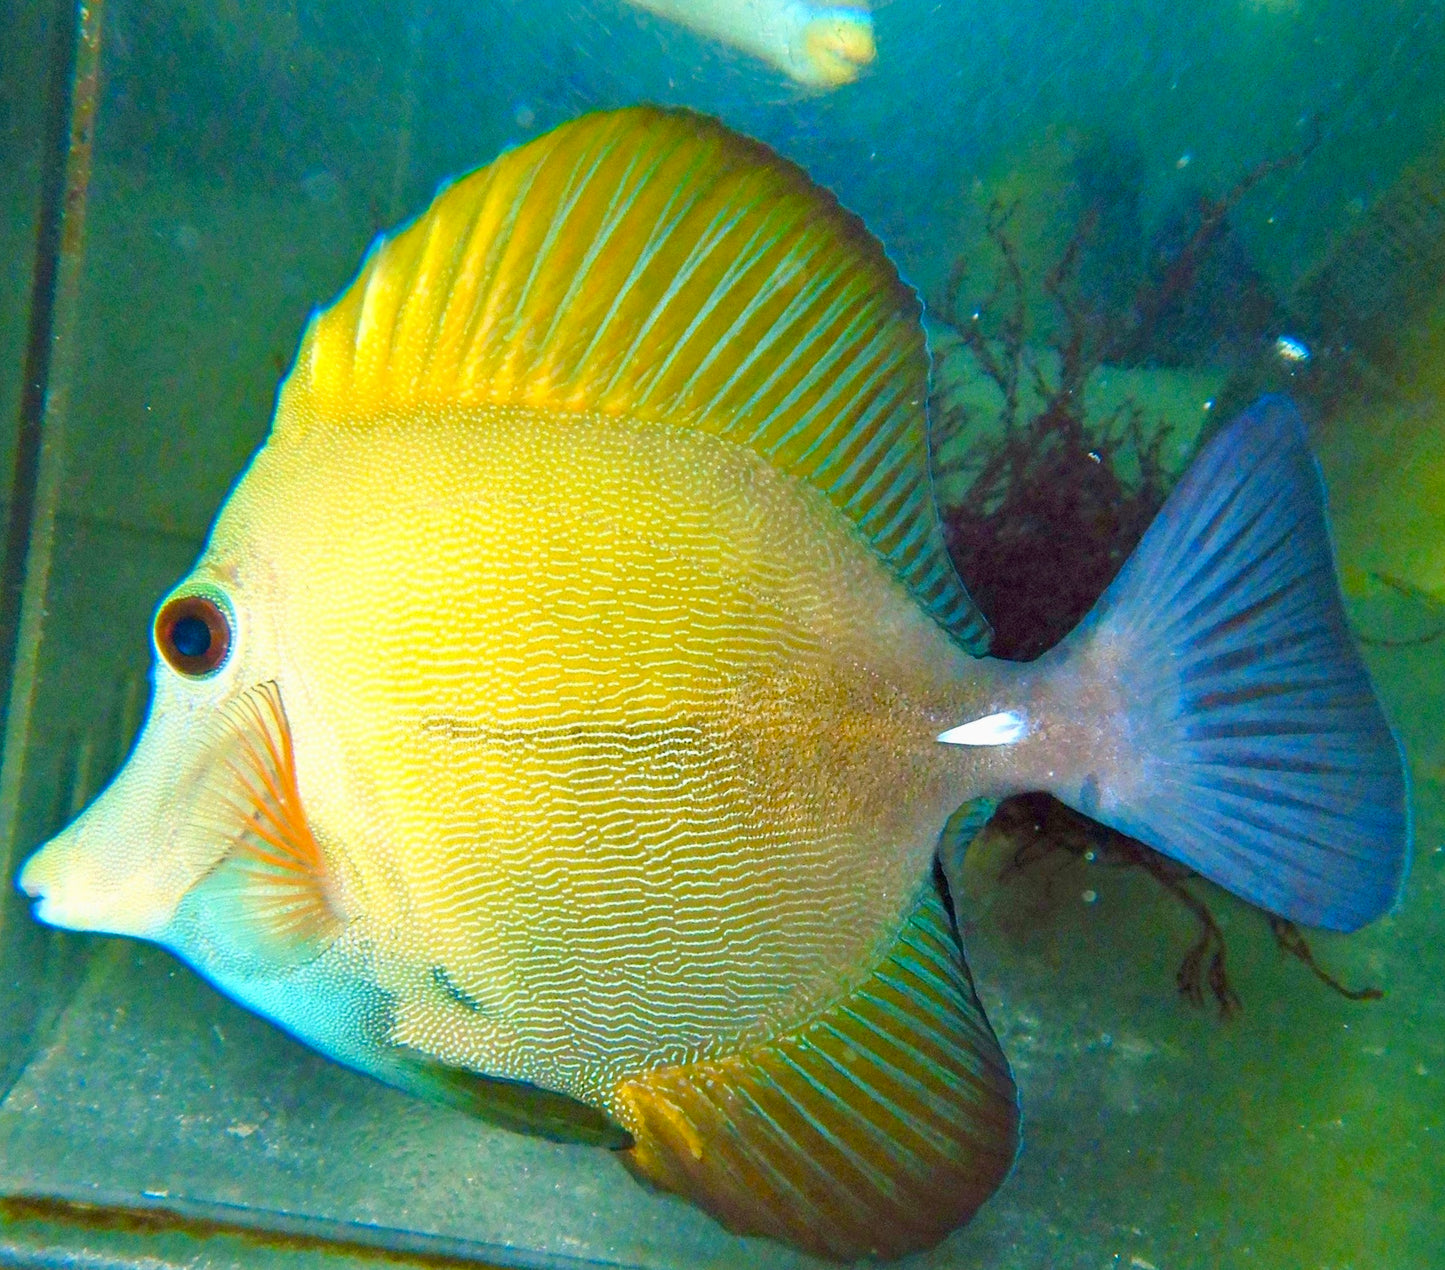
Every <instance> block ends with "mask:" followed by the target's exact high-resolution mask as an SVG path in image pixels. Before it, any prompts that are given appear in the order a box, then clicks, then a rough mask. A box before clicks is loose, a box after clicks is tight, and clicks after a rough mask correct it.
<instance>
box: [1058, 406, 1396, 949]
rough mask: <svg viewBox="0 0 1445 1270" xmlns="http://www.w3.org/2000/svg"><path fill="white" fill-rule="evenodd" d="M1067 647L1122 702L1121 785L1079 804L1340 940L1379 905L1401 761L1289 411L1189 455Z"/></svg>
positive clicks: (1263, 410) (1244, 424) (1251, 418)
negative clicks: (1110, 681)
mask: <svg viewBox="0 0 1445 1270" xmlns="http://www.w3.org/2000/svg"><path fill="white" fill-rule="evenodd" d="M1066 646H1072V648H1071V649H1070V650H1069V652H1068V656H1069V659H1070V660H1073V658H1074V657H1075V656H1077V655H1079V654H1082V653H1088V654H1090V660H1092V661H1094V662H1096V663H1100V662H1101V660H1106V661H1107V662H1108V664H1109V666H1110V669H1111V673H1112V674H1116V675H1117V684H1118V689H1119V701H1120V703H1121V708H1122V718H1121V723H1122V727H1121V729H1120V731H1121V733H1122V736H1121V738H1120V740H1121V745H1120V749H1119V758H1118V759H1117V760H1116V762H1115V763H1114V764H1111V765H1110V766H1111V767H1112V766H1117V769H1118V773H1119V775H1120V779H1117V780H1110V781H1106V787H1105V789H1103V790H1100V789H1099V788H1098V787H1097V785H1094V786H1093V787H1092V788H1090V787H1089V785H1087V784H1086V786H1085V788H1086V791H1087V792H1086V793H1085V795H1084V797H1083V799H1082V802H1083V803H1086V804H1090V805H1082V806H1081V807H1080V809H1081V810H1083V811H1086V812H1089V813H1090V814H1093V815H1096V816H1098V817H1099V818H1100V819H1102V820H1104V821H1106V822H1107V823H1110V824H1112V825H1114V826H1115V827H1116V828H1119V829H1121V830H1123V831H1124V832H1125V833H1128V834H1130V835H1132V836H1134V837H1136V838H1139V839H1140V840H1142V841H1144V842H1146V843H1148V844H1150V845H1151V846H1154V847H1156V848H1158V849H1159V850H1161V851H1164V852H1166V853H1167V854H1169V855H1171V856H1173V857H1175V858H1176V859H1178V860H1181V861H1183V862H1184V863H1185V864H1187V865H1189V866H1190V867H1191V868H1193V869H1195V870H1197V871H1198V872H1199V873H1201V874H1203V875H1204V876H1205V877H1207V878H1210V879H1212V880H1213V881H1215V882H1218V883H1219V884H1220V885H1221V886H1224V887H1227V888H1228V889H1229V890H1231V891H1234V892H1235V893H1236V894H1238V895H1240V896H1242V897H1243V898H1244V899H1247V900H1249V901H1251V902H1252V903H1254V904H1257V905H1259V906H1260V907H1262V908H1265V909H1268V910H1270V911H1271V912H1274V913H1278V914H1280V915H1282V916H1284V917H1287V918H1290V919H1291V920H1294V921H1298V922H1302V923H1305V924H1308V925H1314V926H1327V927H1332V928H1334V929H1337V930H1352V929H1354V928H1355V927H1357V926H1361V925H1363V924H1364V923H1365V922H1368V921H1369V920H1371V919H1372V918H1374V917H1378V916H1379V915H1380V914H1381V913H1383V912H1385V911H1386V910H1387V909H1388V908H1389V907H1390V905H1391V904H1392V903H1393V902H1394V900H1395V897H1396V894H1397V893H1398V891H1399V888H1400V884H1401V881H1402V879H1403V877H1404V874H1405V870H1406V867H1407V863H1408V860H1409V851H1410V818H1409V811H1408V790H1407V783H1406V777H1405V768H1404V763H1403V759H1402V756H1401V753H1400V749H1399V746H1398V744H1397V743H1396V741H1395V738H1394V736H1393V735H1392V734H1391V732H1390V728H1389V726H1388V725H1387V724H1386V722H1385V718H1384V715H1383V713H1382V712H1381V709H1380V705H1379V703H1378V701H1376V699H1375V695H1374V692H1373V690H1372V688H1371V685H1370V680H1369V676H1368V675H1367V674H1366V672H1365V668H1364V665H1363V663H1362V662H1361V660H1360V656H1359V653H1358V652H1357V651H1356V650H1355V646H1354V643H1353V640H1352V638H1351V636H1350V632H1349V629H1348V627H1347V625H1346V622H1345V615H1344V609H1343V606H1342V603H1341V600H1340V595H1339V590H1338V586H1337V583H1336V581H1335V572H1334V565H1333V561H1332V558H1331V553H1330V543H1329V535H1328V531H1327V529H1326V527H1325V515H1324V497H1323V490H1322V487H1321V483H1320V477H1319V474H1318V471H1317V469H1316V467H1315V464H1314V460H1313V458H1312V457H1311V455H1310V453H1309V450H1308V448H1307V446H1306V441H1305V433H1304V427H1303V425H1302V423H1301V422H1300V418H1299V415H1298V414H1297V412H1296V411H1295V409H1294V407H1293V405H1291V404H1290V402H1289V401H1287V400H1286V399H1284V398H1280V397H1266V398H1264V399H1262V400H1261V401H1259V402H1257V403H1256V404H1255V405H1254V406H1252V407H1251V408H1250V409H1249V410H1247V411H1246V412H1245V413H1244V414H1243V415H1241V416H1240V418H1239V419H1237V420H1236V421H1235V422H1234V423H1233V424H1232V425H1231V426H1230V427H1229V428H1228V429H1227V430H1226V431H1224V432H1223V433H1221V434H1220V435H1219V436H1217V437H1216V438H1215V439H1214V440H1213V441H1212V442H1211V443H1210V444H1209V445H1208V446H1207V447H1206V448H1205V449H1204V451H1203V452H1202V453H1201V454H1200V456H1199V458H1198V459H1197V460H1196V461H1195V463H1194V465H1193V466H1192V467H1191V468H1190V470H1189V472H1188V473H1187V474H1186V476H1185V477H1184V479H1183V481H1181V483H1180V484H1179V486H1178V488H1177V489H1175V491H1174V493H1173V495H1172V496H1171V497H1170V498H1169V501H1168V502H1167V503H1166V504H1165V505H1164V508H1163V510H1162V511H1161V512H1160V513H1159V516H1158V518H1157V519H1156V520H1155V522H1154V524H1153V525H1151V526H1150V528H1149V531H1148V533H1146V534H1145V536H1144V540H1143V541H1142V542H1141V543H1140V545H1139V548H1138V550H1137V551H1136V552H1135V554H1134V555H1133V556H1132V557H1131V558H1130V560H1129V561H1128V562H1127V563H1126V564H1125V566H1124V568H1123V570H1122V571H1121V572H1120V574H1119V576H1118V577H1117V578H1116V579H1115V580H1114V583H1113V585H1112V586H1110V588H1109V589H1108V591H1107V592H1105V594H1104V596H1103V598H1102V599H1101V600H1100V601H1099V603H1098V605H1097V606H1096V607H1095V609H1094V611H1093V612H1092V613H1091V614H1090V615H1089V617H1088V618H1086V619H1085V621H1084V623H1083V625H1082V626H1081V627H1080V628H1079V630H1078V631H1077V632H1076V633H1075V634H1074V635H1071V636H1070V637H1069V639H1068V640H1067V641H1065V646H1061V649H1060V651H1061V652H1064V651H1065V647H1066ZM1100 649H1103V650H1106V652H1105V655H1104V657H1103V658H1102V659H1101V657H1100V656H1099V655H1098V654H1097V650H1100ZM1109 786H1112V788H1109ZM1100 795H1102V798H1100V797H1099V796H1100ZM1068 801H1071V802H1074V803H1075V805H1080V801H1081V800H1080V799H1079V798H1077V797H1076V798H1071V799H1069V800H1068Z"/></svg>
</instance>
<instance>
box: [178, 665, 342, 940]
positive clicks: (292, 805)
mask: <svg viewBox="0 0 1445 1270" xmlns="http://www.w3.org/2000/svg"><path fill="white" fill-rule="evenodd" d="M222 726H223V727H224V728H225V729H226V732H227V735H226V736H225V737H224V738H223V740H222V743H221V747H220V751H219V752H220V753H221V754H223V755H224V756H225V757H224V760H223V761H222V762H221V763H220V764H219V765H218V770H217V772H216V774H215V775H214V777H213V781H214V793H213V797H212V798H211V799H209V800H208V804H209V808H210V813H211V815H212V817H213V818H214V820H215V822H216V824H217V827H219V828H221V830H222V832H224V833H225V834H226V836H227V838H228V839H229V841H230V846H229V849H228V850H227V853H226V855H225V856H224V857H223V858H222V860H221V862H220V864H219V865H218V866H217V868H216V870H215V871H214V872H213V873H212V874H211V876H210V877H209V878H208V879H207V881H206V886H207V889H208V890H209V891H210V893H211V895H212V896H213V897H215V896H217V895H219V896H220V897H221V898H222V902H221V903H217V904H215V905H214V906H213V910H214V912H215V914H216V920H218V921H221V922H223V923H226V924H227V926H228V933H229V934H230V936H231V937H232V938H233V939H234V940H236V941H237V942H239V943H242V944H243V945H246V946H250V947H252V948H253V949H255V950H256V951H260V952H263V953H264V954H265V955H266V956H268V957H270V958H272V959H281V960H285V961H295V960H307V959H309V958H311V957H314V956H316V955H317V954H319V953H320V952H321V951H323V950H324V949H325V948H326V947H327V946H328V945H329V944H330V943H331V942H332V941H333V940H334V939H335V938H336V936H337V935H338V934H339V933H340V931H341V928H342V926H343V925H344V924H345V920H344V918H343V916H342V914H341V911H340V906H339V903H338V900H337V894H336V887H335V885H334V881H333V879H332V877H331V876H330V872H329V869H328V864H327V860H326V855H325V853H324V852H323V851H322V849H321V845H320V843H318V842H317V840H316V836H315V834H314V833H313V832H312V830H311V826H310V824H309V823H308V821H307V819H306V811H305V808H304V807H303V806H302V803H301V793H300V790H299V788H298V785H297V780H296V752H295V747H294V745H293V743H292V739H291V728H290V725H289V723H288V722H287V719H286V712H285V710H284V709H283V707H282V705H281V693H280V690H279V689H278V688H277V686H276V685H275V684H274V683H264V684H259V685H257V686H256V687H254V688H251V689H249V690H248V691H246V692H245V693H243V694H242V695H241V696H240V697H238V698H237V699H236V701H235V702H233V703H232V704H231V705H230V706H229V707H228V708H227V709H226V711H225V712H224V715H223V725H222Z"/></svg>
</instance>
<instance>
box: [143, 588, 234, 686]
mask: <svg viewBox="0 0 1445 1270" xmlns="http://www.w3.org/2000/svg"><path fill="white" fill-rule="evenodd" d="M155 638H156V648H157V649H158V650H159V651H160V655H161V656H162V657H164V658H165V659H166V663H167V664H168V665H169V666H170V667H171V669H172V670H175V671H177V672H179V673H180V674H182V675H185V676H186V677H187V678H189V679H201V678H204V677H205V676H206V675H209V674H211V673H212V672H214V671H216V670H218V669H219V668H220V666H221V664H222V663H223V662H224V661H225V660H226V654H227V653H229V652H230V651H231V619H230V616H229V614H228V613H227V612H226V610H225V609H224V608H222V607H221V605H220V604H218V603H217V602H216V601H215V600H213V599H212V598H211V597H210V596H208V595H198V594H192V595H178V596H176V597H175V599H173V600H168V601H167V602H166V603H165V605H164V606H163V607H162V608H161V611H160V612H159V613H158V614H157V615H156V631H155Z"/></svg>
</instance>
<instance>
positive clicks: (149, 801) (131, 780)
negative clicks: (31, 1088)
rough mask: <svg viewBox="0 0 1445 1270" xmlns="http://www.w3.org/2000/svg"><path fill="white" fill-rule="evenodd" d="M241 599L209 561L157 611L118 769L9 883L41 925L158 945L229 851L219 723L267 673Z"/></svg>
mask: <svg viewBox="0 0 1445 1270" xmlns="http://www.w3.org/2000/svg"><path fill="white" fill-rule="evenodd" d="M244 601H245V596H244V593H243V590H242V588H241V586H240V585H239V584H238V578H237V570H236V569H235V568H233V567H217V566H216V564H215V563H214V562H212V561H211V560H210V558H209V557H208V558H207V559H206V560H204V561H203V562H202V563H201V565H200V566H199V567H198V568H197V569H196V571H195V572H194V573H193V574H192V575H191V576H190V577H189V578H187V579H186V580H185V581H184V582H182V583H181V584H180V586H178V587H177V588H176V590H175V591H174V592H172V594H171V595H170V596H169V597H167V599H166V601H165V602H164V603H163V604H162V605H161V607H160V609H159V610H158V612H157V618H156V623H155V627H154V630H155V639H156V654H157V655H156V660H155V663H154V669H153V672H152V679H153V687H154V691H153V695H152V700H151V707H150V713H149V716H148V718H147V720H146V724H145V727H144V729H143V730H142V733H141V735H140V738H139V740H138V741H137V743H136V745H135V748H134V750H133V751H132V753H131V755H130V758H129V760H128V761H127V762H126V764H125V766H124V767H123V768H122V770H121V771H120V773H119V774H118V775H117V776H116V778H115V779H114V780H113V781H112V782H111V784H110V786H109V787H108V788H107V789H106V790H105V791H104V793H102V794H101V796H100V797H99V798H98V799H97V800H96V801H95V802H94V803H92V804H91V805H90V807H88V808H87V809H86V811H85V812H84V813H83V814H82V815H81V816H80V817H79V818H78V819H77V820H75V821H74V822H73V823H72V824H71V825H69V826H68V827H67V828H66V829H65V830H64V831H63V832H61V833H60V834H58V835H57V836H56V837H54V838H52V839H51V840H50V841H49V842H47V843H46V844H45V845H44V846H42V847H41V848H40V849H39V850H38V851H37V852H36V853H35V854H34V855H33V856H31V858H30V860H29V861H28V862H27V863H26V865H25V867H24V869H23V870H22V872H21V874H20V877H19V885H20V887H21V889H22V890H23V891H24V892H25V893H26V894H27V895H29V896H31V897H33V898H34V899H35V900H36V901H37V902H36V904H35V908H34V912H35V916H36V917H38V918H39V919H40V920H41V921H43V922H47V923H48V924H50V925H52V926H61V927H66V928H68V929H71V930H84V931H96V932H102V933H108V934H116V935H132V936H136V937H139V938H143V939H152V940H156V941H158V942H166V934H167V931H168V928H170V927H171V925H172V923H173V921H174V919H175V916H176V912H177V909H178V907H179V905H180V904H181V902H182V900H183V899H184V898H185V897H186V895H187V894H188V893H190V892H191V891H192V890H193V889H194V888H195V887H196V885H197V883H199V882H200V881H201V880H202V879H204V878H206V877H207V876H208V875H210V874H211V873H212V871H213V870H215V869H216V867H217V866H218V864H219V863H220V862H221V860H222V859H223V857H225V856H226V855H227V853H228V851H230V850H231V849H232V847H233V844H234V840H235V838H236V835H237V831H238V828H239V827H240V825H241V824H242V823H243V822H241V821H240V819H239V816H238V815H236V814H234V813H233V814H232V815H231V816H230V817H229V818H228V817H227V816H226V815H225V814H224V813H225V812H226V811H227V810H228V805H229V804H234V803H235V802H236V801H237V800H236V799H235V798H234V797H232V796H231V795H230V792H229V791H228V790H227V787H226V781H227V769H228V767H231V766H234V763H235V758H236V754H235V746H234V745H228V744H226V742H225V738H226V736H227V727H226V724H225V720H226V719H227V716H228V714H229V713H231V712H232V710H233V709H234V706H235V703H236V702H237V699H238V698H239V697H240V696H241V694H243V693H244V692H245V691H246V690H247V689H248V688H249V687H250V686H252V685H254V684H256V683H258V682H261V681H264V680H266V679H267V678H269V677H270V675H271V674H274V670H273V669H272V668H271V667H270V666H267V665H265V664H264V663H266V662H268V661H271V660H272V657H271V655H270V650H269V649H268V648H267V647H266V645H267V644H268V643H269V641H268V640H265V639H263V638H261V637H260V636H261V632H258V631H257V630H256V629H254V624H253V623H251V622H250V621H248V620H246V617H245V614H246V613H247V610H248V609H249V610H250V611H252V612H254V610H255V606H254V605H247V604H246V603H245V602H244ZM212 663H214V664H212ZM218 794H219V795H220V796H219V798H218ZM241 810H242V813H244V804H243V805H242V808H241Z"/></svg>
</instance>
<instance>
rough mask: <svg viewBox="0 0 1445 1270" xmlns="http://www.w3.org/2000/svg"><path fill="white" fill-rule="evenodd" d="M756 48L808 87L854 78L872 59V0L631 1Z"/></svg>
mask: <svg viewBox="0 0 1445 1270" xmlns="http://www.w3.org/2000/svg"><path fill="white" fill-rule="evenodd" d="M628 3H629V4H634V5H636V6H637V7H638V8H639V9H650V10H651V11H652V12H653V13H656V14H660V15H661V16H662V17H664V18H670V19H672V21H674V22H678V23H680V24H682V25H683V26H686V27H690V28H691V29H692V30H694V31H696V32H697V33H698V34H699V35H705V36H707V37H708V38H710V39H714V40H721V41H722V42H723V43H724V44H731V45H732V46H733V47H734V48H737V49H741V50H742V51H743V52H745V53H751V54H752V55H753V56H754V57H757V58H760V59H761V60H762V61H764V62H767V63H768V64H769V65H771V66H774V67H776V68H777V69H778V70H780V71H782V72H783V73H784V74H785V75H788V76H790V77H791V78H793V79H794V80H796V81H797V82H798V83H800V84H804V85H806V86H808V87H809V88H836V87H838V86H839V85H840V84H848V83H852V81H853V80H855V79H857V78H858V73H859V71H861V70H862V68H863V67H865V66H867V65H868V63H870V62H871V61H872V60H873V58H874V56H875V54H876V52H877V49H876V48H875V47H874V43H873V16H872V14H871V12H870V11H869V7H868V0H834V3H831V4H830V3H819V2H818V0H628Z"/></svg>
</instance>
